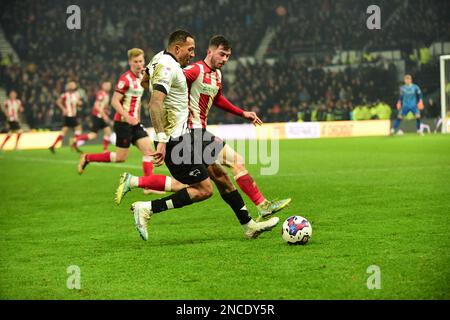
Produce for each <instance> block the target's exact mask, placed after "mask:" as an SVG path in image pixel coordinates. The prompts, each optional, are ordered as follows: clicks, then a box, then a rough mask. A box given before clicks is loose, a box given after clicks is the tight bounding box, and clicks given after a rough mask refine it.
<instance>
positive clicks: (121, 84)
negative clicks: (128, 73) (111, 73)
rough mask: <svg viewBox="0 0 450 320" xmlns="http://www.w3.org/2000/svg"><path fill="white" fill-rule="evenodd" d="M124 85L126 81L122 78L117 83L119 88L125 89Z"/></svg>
mask: <svg viewBox="0 0 450 320" xmlns="http://www.w3.org/2000/svg"><path fill="white" fill-rule="evenodd" d="M123 87H125V81H122V80H120V81H119V83H118V84H117V88H119V89H123Z"/></svg>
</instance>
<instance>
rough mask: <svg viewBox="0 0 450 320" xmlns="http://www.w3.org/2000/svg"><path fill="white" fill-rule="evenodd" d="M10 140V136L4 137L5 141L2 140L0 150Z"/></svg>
mask: <svg viewBox="0 0 450 320" xmlns="http://www.w3.org/2000/svg"><path fill="white" fill-rule="evenodd" d="M10 138H11V136H10V135H7V136H6V137H5V140H3V143H2V146H1V147H0V149H3V147H4V146H5V144H6V142H8V140H9V139H10Z"/></svg>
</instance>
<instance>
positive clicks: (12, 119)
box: [0, 90, 24, 150]
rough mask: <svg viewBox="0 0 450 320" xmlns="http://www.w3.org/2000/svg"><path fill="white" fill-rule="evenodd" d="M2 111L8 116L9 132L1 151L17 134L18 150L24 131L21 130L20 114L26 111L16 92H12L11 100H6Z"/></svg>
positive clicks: (0, 148)
mask: <svg viewBox="0 0 450 320" xmlns="http://www.w3.org/2000/svg"><path fill="white" fill-rule="evenodd" d="M2 109H3V112H4V113H5V115H6V120H7V121H8V127H9V131H8V134H7V135H6V137H5V140H3V143H2V145H1V146H0V150H3V147H4V146H5V144H6V142H8V140H9V139H10V138H11V136H12V134H13V133H17V138H16V145H15V147H14V148H15V149H17V146H18V145H19V139H20V136H21V135H22V129H21V128H20V124H19V113H20V112H23V111H24V109H23V105H22V101H20V100H19V99H17V92H16V91H14V90H12V91H11V92H10V93H9V99H6V101H5V105H4V107H3V108H2Z"/></svg>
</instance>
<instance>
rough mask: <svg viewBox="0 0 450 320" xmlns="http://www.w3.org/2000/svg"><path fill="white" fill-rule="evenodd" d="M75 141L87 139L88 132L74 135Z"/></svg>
mask: <svg viewBox="0 0 450 320" xmlns="http://www.w3.org/2000/svg"><path fill="white" fill-rule="evenodd" d="M75 137H76V138H75V141H76V142H78V141H87V140H89V136H88V134H87V133H85V134H80V135H79V136H78V137H77V136H76V135H75Z"/></svg>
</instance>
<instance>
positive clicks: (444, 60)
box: [440, 55, 450, 133]
mask: <svg viewBox="0 0 450 320" xmlns="http://www.w3.org/2000/svg"><path fill="white" fill-rule="evenodd" d="M440 68H441V72H440V73H441V120H442V133H449V132H450V109H449V107H450V55H446V56H441V58H440Z"/></svg>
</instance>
